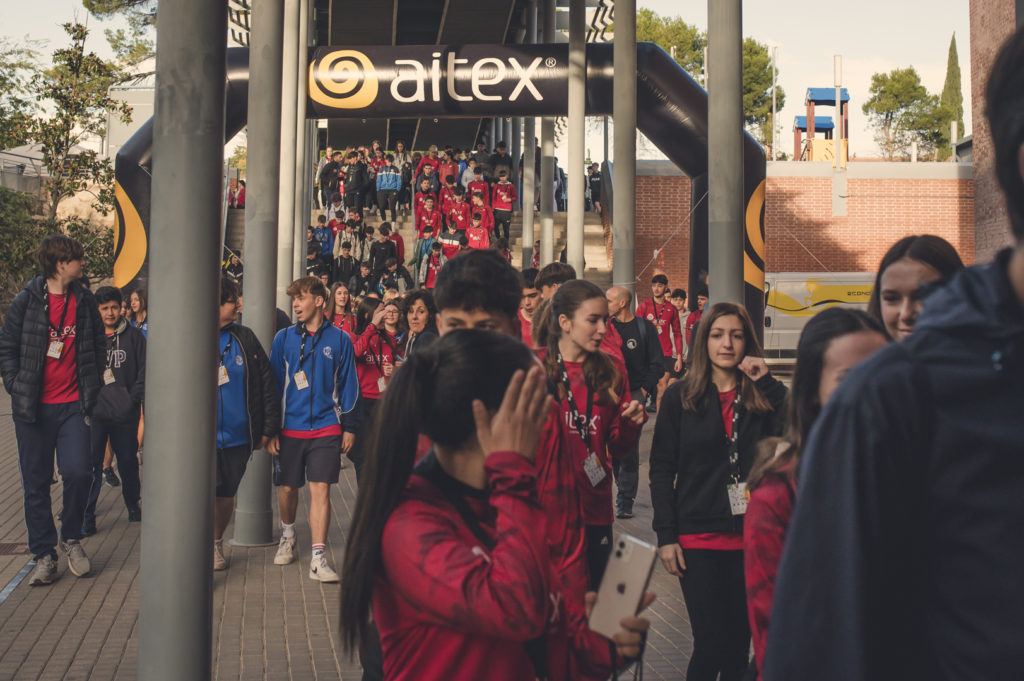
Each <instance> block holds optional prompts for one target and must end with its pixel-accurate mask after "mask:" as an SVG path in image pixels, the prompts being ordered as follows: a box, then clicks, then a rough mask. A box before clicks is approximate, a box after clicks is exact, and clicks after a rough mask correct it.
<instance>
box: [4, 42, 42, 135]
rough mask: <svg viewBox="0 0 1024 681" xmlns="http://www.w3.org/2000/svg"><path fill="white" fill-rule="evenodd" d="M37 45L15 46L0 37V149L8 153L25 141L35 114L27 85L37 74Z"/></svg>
mask: <svg viewBox="0 0 1024 681" xmlns="http://www.w3.org/2000/svg"><path fill="white" fill-rule="evenodd" d="M41 43H42V41H40V40H30V39H28V38H26V39H25V40H24V41H22V42H20V43H18V42H13V41H11V40H10V39H9V38H7V37H0V149H10V148H11V147H16V146H18V145H20V144H24V143H25V141H26V140H27V135H28V127H29V123H30V122H31V120H32V114H33V113H34V112H35V103H34V102H33V99H32V97H31V95H30V94H29V92H30V90H29V82H30V81H31V79H32V77H33V76H34V75H35V73H36V72H37V71H38V70H39V66H38V62H37V60H38V57H39V53H38V48H39V46H40V45H41Z"/></svg>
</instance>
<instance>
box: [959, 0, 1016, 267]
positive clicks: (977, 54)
mask: <svg viewBox="0 0 1024 681" xmlns="http://www.w3.org/2000/svg"><path fill="white" fill-rule="evenodd" d="M970 17H971V111H972V115H973V123H972V127H973V130H972V134H973V145H974V173H975V174H974V178H975V187H976V193H977V200H976V201H975V204H974V222H975V246H976V249H977V254H978V261H979V262H985V261H988V260H991V259H992V256H993V255H995V253H996V251H998V250H999V249H1000V248H1002V247H1004V246H1007V245H1009V244H1010V241H1011V239H1010V223H1009V219H1008V218H1007V215H1006V205H1005V204H1004V203H1003V196H1002V193H1001V192H1000V190H999V183H998V181H997V180H996V177H995V172H994V170H993V163H994V158H993V156H992V138H991V137H990V136H989V130H988V121H987V120H986V119H985V85H986V83H987V81H988V72H989V70H990V69H991V68H992V62H993V61H994V60H995V57H996V54H997V53H998V51H999V47H1000V46H1001V45H1002V44H1003V41H1004V40H1005V39H1006V38H1007V37H1008V36H1009V35H1010V34H1011V33H1012V32H1013V30H1014V26H1016V25H1017V17H1016V10H1015V9H1014V0H971V3H970Z"/></svg>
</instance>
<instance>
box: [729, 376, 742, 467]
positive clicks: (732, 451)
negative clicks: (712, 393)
mask: <svg viewBox="0 0 1024 681" xmlns="http://www.w3.org/2000/svg"><path fill="white" fill-rule="evenodd" d="M739 440H740V392H739V390H737V391H736V397H735V399H734V400H733V403H732V437H730V438H729V472H730V474H731V475H732V479H733V482H735V483H736V484H739V482H740V444H739Z"/></svg>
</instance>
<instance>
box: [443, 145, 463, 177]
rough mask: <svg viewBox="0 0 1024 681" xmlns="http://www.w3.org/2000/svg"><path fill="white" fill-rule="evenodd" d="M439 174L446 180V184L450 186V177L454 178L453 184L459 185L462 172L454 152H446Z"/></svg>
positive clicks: (446, 150)
mask: <svg viewBox="0 0 1024 681" xmlns="http://www.w3.org/2000/svg"><path fill="white" fill-rule="evenodd" d="M437 172H438V174H439V175H440V177H442V178H443V179H444V181H445V184H448V178H449V177H451V178H452V182H451V183H452V184H459V178H460V177H461V176H462V172H461V171H460V170H459V162H458V161H457V160H455V155H454V153H453V152H451V151H449V150H448V149H445V150H444V152H443V157H442V161H441V165H440V166H439V167H438V169H437Z"/></svg>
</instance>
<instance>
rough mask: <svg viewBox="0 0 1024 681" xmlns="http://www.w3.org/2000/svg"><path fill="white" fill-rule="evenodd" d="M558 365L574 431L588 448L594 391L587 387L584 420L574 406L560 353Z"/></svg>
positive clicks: (570, 385) (567, 374)
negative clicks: (574, 426) (585, 416)
mask: <svg viewBox="0 0 1024 681" xmlns="http://www.w3.org/2000/svg"><path fill="white" fill-rule="evenodd" d="M558 367H559V368H560V369H561V370H562V385H564V386H565V401H566V402H567V403H568V404H569V413H570V414H571V415H572V420H573V423H575V424H576V431H577V432H578V433H579V434H580V437H581V438H583V442H584V444H586V445H587V449H588V450H589V449H590V417H591V414H592V413H593V411H594V393H593V392H592V391H591V390H590V388H587V418H586V420H584V418H583V415H582V414H580V410H579V409H577V408H576V400H574V399H573V398H572V384H571V383H570V382H569V372H568V371H566V369H565V362H563V361H562V353H558Z"/></svg>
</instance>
